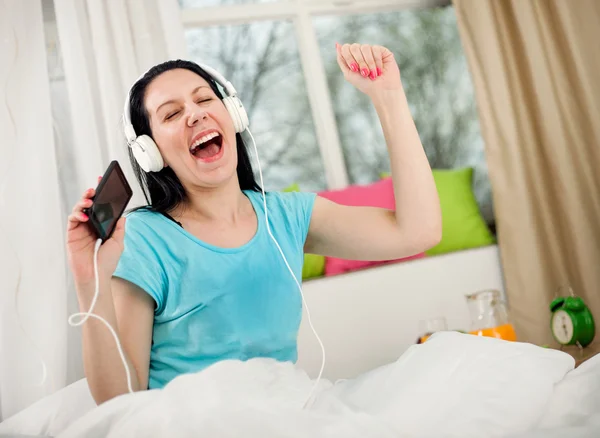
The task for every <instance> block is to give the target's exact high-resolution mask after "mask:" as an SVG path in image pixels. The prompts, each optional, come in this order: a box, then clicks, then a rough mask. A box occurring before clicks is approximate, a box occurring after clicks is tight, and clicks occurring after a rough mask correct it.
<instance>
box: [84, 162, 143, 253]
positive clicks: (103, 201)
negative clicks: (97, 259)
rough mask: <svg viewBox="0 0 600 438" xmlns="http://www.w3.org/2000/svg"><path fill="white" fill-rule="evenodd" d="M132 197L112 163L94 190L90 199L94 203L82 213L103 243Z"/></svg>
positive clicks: (124, 180) (120, 173)
mask: <svg viewBox="0 0 600 438" xmlns="http://www.w3.org/2000/svg"><path fill="white" fill-rule="evenodd" d="M132 196H133V191H132V190H131V186H130V185H129V183H128V182H127V179H126V178H125V174H124V173H123V169H121V166H120V165H119V163H118V162H117V161H112V162H111V163H110V165H109V166H108V168H107V169H106V172H104V175H103V176H102V179H101V180H100V183H99V184H98V187H97V188H96V194H95V195H94V197H93V198H92V201H93V202H94V203H93V204H92V206H91V207H90V208H86V209H84V211H83V212H84V213H85V214H87V216H88V217H89V218H90V220H89V222H88V223H89V225H90V226H91V227H92V229H93V230H94V231H95V232H96V235H97V236H98V238H100V239H102V242H103V243H104V242H105V241H106V240H107V239H109V238H110V236H111V235H112V233H113V231H114V230H115V225H116V224H117V221H118V220H119V218H120V217H121V215H122V214H123V212H124V211H125V208H126V207H127V204H128V203H129V200H130V199H131V197H132Z"/></svg>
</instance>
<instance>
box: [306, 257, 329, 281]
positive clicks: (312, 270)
mask: <svg viewBox="0 0 600 438" xmlns="http://www.w3.org/2000/svg"><path fill="white" fill-rule="evenodd" d="M323 275H325V256H322V255H319V254H304V265H303V266H302V279H303V280H306V279H308V278H316V277H322V276H323Z"/></svg>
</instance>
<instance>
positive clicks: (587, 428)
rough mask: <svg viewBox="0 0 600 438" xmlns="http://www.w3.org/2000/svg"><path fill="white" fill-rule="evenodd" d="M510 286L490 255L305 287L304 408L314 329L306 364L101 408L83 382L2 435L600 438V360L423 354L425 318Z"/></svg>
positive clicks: (463, 313)
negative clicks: (323, 357)
mask: <svg viewBox="0 0 600 438" xmlns="http://www.w3.org/2000/svg"><path fill="white" fill-rule="evenodd" d="M501 278H502V276H501V268H500V264H499V257H498V252H497V248H496V247H494V246H491V247H486V248H480V249H477V250H470V251H465V252H461V253H457V254H452V255H448V256H439V257H435V258H426V259H420V260H415V261H411V262H407V263H402V264H399V265H389V266H381V267H377V268H372V269H369V270H366V271H363V272H355V273H352V274H347V275H343V276H339V277H331V278H324V279H320V280H314V281H311V282H307V283H306V285H305V288H304V291H305V297H306V299H307V302H308V305H309V308H310V311H311V314H312V316H313V322H314V325H315V327H316V329H317V331H318V332H319V335H320V336H321V338H322V340H323V342H324V343H325V346H326V352H327V361H326V367H325V373H324V378H323V379H322V380H321V381H320V383H319V388H318V390H317V392H316V396H315V397H314V398H313V399H312V400H311V403H310V404H309V406H308V408H306V409H303V405H304V402H305V401H306V397H307V396H308V394H309V393H310V391H311V390H312V389H313V384H314V377H315V376H316V374H317V373H318V370H319V367H320V365H321V354H320V348H319V347H318V344H317V343H316V341H315V339H314V336H313V334H312V332H311V331H310V329H309V327H308V325H307V324H306V320H304V321H303V323H302V327H301V333H300V339H299V356H300V357H299V361H298V363H297V364H296V365H293V364H289V363H276V362H273V361H270V360H266V359H253V360H250V361H246V362H235V361H229V362H223V363H220V364H217V365H215V366H213V367H211V368H209V369H207V370H205V371H203V372H201V373H197V374H190V375H186V376H180V377H178V378H177V379H175V380H174V381H173V382H171V383H170V384H169V385H168V386H167V387H166V388H165V389H164V390H161V391H146V392H143V393H137V394H133V395H129V394H127V395H124V396H121V397H118V398H116V399H114V400H111V401H110V402H108V403H105V404H103V405H101V406H100V407H96V406H95V404H94V402H93V400H92V398H91V395H90V393H89V390H88V388H87V382H86V381H85V379H81V380H79V381H77V382H75V383H73V384H71V385H69V386H68V387H66V388H64V389H62V390H61V391H58V392H57V393H55V394H53V395H51V396H48V397H46V398H44V399H42V400H40V401H38V402H37V403H35V404H34V405H32V406H30V407H28V408H27V409H25V410H24V411H22V412H20V413H18V414H17V415H15V416H13V417H11V418H9V419H7V420H6V421H5V422H3V423H1V424H0V436H2V435H3V434H10V433H13V434H25V435H32V436H52V437H65V438H68V437H80V436H86V437H96V436H97V437H122V436H128V437H135V436H140V437H162V436H178V437H186V436H218V437H230V436H231V437H234V436H242V435H243V436H247V437H248V436H249V437H254V436H256V437H266V436H277V437H290V438H291V437H305V436H311V437H312V436H320V437H337V436H343V437H370V436H374V437H378V438H380V437H384V438H385V437H411V438H412V437H414V438H417V437H418V438H425V437H436V438H438V437H441V438H444V437H462V438H468V437H484V436H485V437H510V438H537V437H544V438H558V437H570V438H579V437H597V436H600V356H599V355H596V356H593V357H592V358H590V359H589V360H587V361H586V362H584V363H583V364H582V365H581V366H579V367H577V368H575V361H574V359H573V358H572V357H571V356H570V355H568V354H566V353H563V352H560V351H556V350H552V349H546V348H541V347H538V346H535V345H530V344H526V343H518V342H517V343H515V342H505V341H501V340H497V339H490V338H479V337H476V336H471V335H466V334H461V333H458V332H451V331H449V332H443V333H438V334H436V335H434V336H433V337H431V338H430V339H429V340H428V341H427V342H425V343H424V344H421V345H415V340H416V337H417V335H418V334H419V333H418V321H419V320H420V319H424V318H431V317H435V316H445V317H446V318H447V321H448V324H449V326H450V328H466V326H468V324H469V322H470V321H469V316H468V313H467V310H466V307H465V305H464V295H465V294H468V293H471V292H473V291H476V290H480V289H484V288H496V289H500V290H502V282H501ZM305 319H306V318H305Z"/></svg>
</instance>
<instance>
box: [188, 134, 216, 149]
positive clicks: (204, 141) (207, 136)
mask: <svg viewBox="0 0 600 438" xmlns="http://www.w3.org/2000/svg"><path fill="white" fill-rule="evenodd" d="M218 136H219V134H217V133H216V132H211V133H210V134H207V135H205V136H204V137H201V138H199V139H198V140H196V141H195V142H194V144H193V145H192V147H190V150H194V149H195V148H197V147H198V146H200V145H201V144H202V143H206V142H207V141H208V140H211V139H213V138H215V137H218Z"/></svg>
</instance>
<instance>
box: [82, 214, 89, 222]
mask: <svg viewBox="0 0 600 438" xmlns="http://www.w3.org/2000/svg"><path fill="white" fill-rule="evenodd" d="M81 217H82V218H83V219H84V220H88V219H89V217H88V215H87V214H85V213H81Z"/></svg>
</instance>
